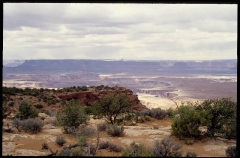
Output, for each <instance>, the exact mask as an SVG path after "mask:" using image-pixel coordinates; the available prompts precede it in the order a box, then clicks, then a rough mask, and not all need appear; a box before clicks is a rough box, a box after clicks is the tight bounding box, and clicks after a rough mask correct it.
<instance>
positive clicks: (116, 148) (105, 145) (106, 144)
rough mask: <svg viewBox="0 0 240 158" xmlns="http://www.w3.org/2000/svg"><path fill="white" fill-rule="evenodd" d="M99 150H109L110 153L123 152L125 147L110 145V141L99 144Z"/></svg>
mask: <svg viewBox="0 0 240 158" xmlns="http://www.w3.org/2000/svg"><path fill="white" fill-rule="evenodd" d="M98 149H99V150H101V149H109V151H114V152H121V151H122V150H123V147H121V146H120V145H116V144H113V143H109V142H108V141H104V142H101V143H99V146H98Z"/></svg>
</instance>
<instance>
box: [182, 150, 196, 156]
mask: <svg viewBox="0 0 240 158" xmlns="http://www.w3.org/2000/svg"><path fill="white" fill-rule="evenodd" d="M185 157H197V154H196V153H195V152H189V151H188V152H187V153H186V156H185Z"/></svg>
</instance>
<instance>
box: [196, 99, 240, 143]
mask: <svg viewBox="0 0 240 158" xmlns="http://www.w3.org/2000/svg"><path fill="white" fill-rule="evenodd" d="M196 109H197V110H199V111H203V112H206V113H207V116H208V117H207V121H206V122H205V124H203V125H204V126H207V132H206V134H207V135H208V136H210V137H214V136H220V137H223V138H227V139H231V138H232V139H234V138H236V134H237V130H236V127H237V122H236V121H237V102H234V101H231V100H230V98H222V99H209V100H205V101H203V102H202V103H201V104H200V105H199V106H197V108H196Z"/></svg>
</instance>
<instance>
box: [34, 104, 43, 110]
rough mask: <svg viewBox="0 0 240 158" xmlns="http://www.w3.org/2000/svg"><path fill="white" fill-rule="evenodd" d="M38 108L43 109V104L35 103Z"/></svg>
mask: <svg viewBox="0 0 240 158" xmlns="http://www.w3.org/2000/svg"><path fill="white" fill-rule="evenodd" d="M34 106H35V107H36V108H37V109H41V108H43V105H42V104H36V105H34Z"/></svg>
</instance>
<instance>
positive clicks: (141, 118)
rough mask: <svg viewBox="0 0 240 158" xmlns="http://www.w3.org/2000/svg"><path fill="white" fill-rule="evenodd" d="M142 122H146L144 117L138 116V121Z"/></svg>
mask: <svg viewBox="0 0 240 158" xmlns="http://www.w3.org/2000/svg"><path fill="white" fill-rule="evenodd" d="M144 122H146V120H145V118H144V117H139V118H138V123H144Z"/></svg>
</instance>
